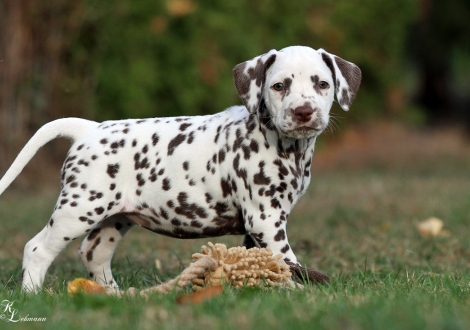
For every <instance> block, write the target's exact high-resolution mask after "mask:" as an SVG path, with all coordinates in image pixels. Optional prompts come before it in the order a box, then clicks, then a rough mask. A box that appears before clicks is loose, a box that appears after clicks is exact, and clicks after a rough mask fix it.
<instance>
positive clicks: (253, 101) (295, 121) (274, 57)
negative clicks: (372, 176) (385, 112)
mask: <svg viewBox="0 0 470 330" xmlns="http://www.w3.org/2000/svg"><path fill="white" fill-rule="evenodd" d="M233 76H234V80H235V86H236V88H237V91H238V94H239V95H240V97H241V99H242V101H243V103H244V104H245V106H246V108H247V109H248V111H249V112H252V113H253V112H256V111H258V110H259V107H260V105H266V108H267V110H268V112H269V117H270V121H269V125H272V126H273V127H274V128H275V129H276V130H277V131H278V132H279V134H281V135H282V136H284V137H287V138H296V139H304V138H310V137H314V136H317V135H319V134H320V133H321V132H322V131H323V130H324V129H325V128H326V127H327V126H328V122H329V113H330V109H331V105H332V104H333V100H334V97H335V95H336V98H337V100H338V102H339V104H340V106H341V107H342V108H343V109H344V110H349V107H350V105H351V103H352V101H353V99H354V97H355V95H356V92H357V90H358V89H359V85H360V82H361V70H360V69H359V68H358V67H357V66H356V65H354V64H353V63H350V62H347V61H345V60H343V59H341V58H339V57H337V56H334V55H331V54H329V53H327V52H325V51H324V50H323V49H319V50H314V49H312V48H309V47H302V46H293V47H287V48H284V49H282V50H280V51H276V50H271V51H269V52H268V53H266V54H263V55H261V56H257V57H255V58H254V59H252V60H250V61H246V62H243V63H241V64H238V65H237V66H235V68H234V70H233Z"/></svg>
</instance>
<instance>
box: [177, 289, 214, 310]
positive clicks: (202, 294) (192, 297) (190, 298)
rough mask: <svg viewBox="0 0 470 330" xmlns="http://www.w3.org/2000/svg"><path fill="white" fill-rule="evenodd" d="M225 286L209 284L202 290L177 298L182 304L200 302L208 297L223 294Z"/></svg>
mask: <svg viewBox="0 0 470 330" xmlns="http://www.w3.org/2000/svg"><path fill="white" fill-rule="evenodd" d="M222 291H223V287H222V286H221V285H216V286H208V287H206V288H204V289H202V290H199V291H197V292H194V293H188V294H184V295H182V296H179V297H178V298H176V302H177V303H178V304H180V305H183V304H193V305H194V304H199V303H201V302H203V301H206V300H208V299H211V298H214V297H217V296H219V295H221V294H222Z"/></svg>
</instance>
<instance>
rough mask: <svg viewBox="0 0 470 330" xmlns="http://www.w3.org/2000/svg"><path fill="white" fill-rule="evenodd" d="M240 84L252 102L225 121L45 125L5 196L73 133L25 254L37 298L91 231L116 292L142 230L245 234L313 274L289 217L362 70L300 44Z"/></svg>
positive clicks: (99, 263) (7, 179)
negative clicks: (118, 272) (121, 255)
mask: <svg viewBox="0 0 470 330" xmlns="http://www.w3.org/2000/svg"><path fill="white" fill-rule="evenodd" d="M233 76H234V80H235V86H236V88H237V90H238V93H239V95H240V97H241V99H242V101H243V103H244V106H234V107H231V108H228V109H227V110H225V111H223V112H220V113H218V114H215V115H208V116H196V117H174V118H151V119H135V120H134V119H132V120H131V119H129V120H118V121H106V122H103V123H101V124H100V123H96V122H93V121H89V120H84V119H78V118H65V119H58V120H56V121H53V122H51V123H48V124H46V125H44V126H43V127H42V128H41V129H39V131H38V132H37V133H36V134H35V135H34V136H33V137H32V138H31V140H30V141H29V142H28V143H27V144H26V146H25V147H24V149H23V150H22V151H21V152H20V154H19V155H18V157H17V159H16V160H15V161H14V163H13V165H12V166H11V167H10V169H9V170H8V171H7V173H6V174H5V175H4V177H3V178H2V179H1V181H0V194H1V193H2V192H3V191H4V190H5V189H6V188H7V187H8V186H9V185H10V183H11V182H12V181H13V180H14V179H15V178H16V176H17V175H18V174H19V173H20V172H21V170H22V169H23V167H24V166H25V165H26V164H27V163H28V162H29V161H30V159H31V158H32V157H33V156H34V154H35V153H36V152H37V150H38V149H39V148H40V147H42V146H43V145H44V144H46V143H47V142H49V141H51V140H52V139H55V138H58V137H65V138H69V139H71V140H72V141H73V145H72V147H71V149H70V151H69V153H68V155H67V158H66V160H65V163H64V165H63V168H62V180H61V186H62V190H61V193H60V196H59V199H58V201H57V204H56V206H55V209H54V212H53V214H52V216H51V218H50V219H49V221H48V222H47V225H46V226H45V227H44V229H43V230H42V231H41V232H39V233H38V234H37V235H36V236H35V237H34V238H33V239H31V240H30V241H29V242H28V243H27V244H26V246H25V251H24V260H23V290H25V291H34V292H37V291H38V290H39V289H40V288H41V286H42V284H43V281H44V277H45V274H46V272H47V269H48V267H49V265H50V264H51V262H52V261H53V260H54V259H55V257H56V256H57V255H58V254H59V252H60V251H62V250H63V249H64V248H65V247H66V246H67V244H68V243H69V242H70V241H71V240H74V239H76V238H78V237H80V236H83V235H85V234H88V236H87V237H86V239H85V240H84V241H83V243H82V245H81V247H80V249H79V254H80V257H81V259H82V261H83V263H84V265H85V267H86V269H87V271H88V274H89V276H90V277H91V278H92V279H94V280H96V281H98V283H100V284H102V285H105V286H107V287H108V288H117V283H116V281H115V280H114V278H113V275H112V273H111V267H110V264H111V259H112V256H113V253H114V250H115V249H116V246H117V245H118V244H119V242H120V240H121V239H122V237H123V236H124V235H125V234H126V232H127V231H128V230H129V229H130V228H131V227H133V226H134V225H136V224H137V225H139V226H142V227H144V228H147V229H149V230H152V231H154V232H156V233H160V234H163V235H167V236H172V237H175V238H202V237H214V236H221V235H245V239H244V242H243V243H244V245H245V246H247V247H249V248H250V247H254V246H259V247H269V248H271V250H272V251H273V253H274V254H279V253H280V254H282V255H283V258H284V260H285V261H286V262H288V263H289V265H291V269H292V270H293V271H294V272H297V273H298V272H300V271H301V270H302V269H301V268H300V266H299V265H298V262H297V258H296V257H295V255H294V253H293V251H292V249H291V248H290V245H289V243H288V240H287V234H286V223H287V219H288V216H289V213H290V212H291V210H292V208H293V207H294V205H295V204H296V203H297V201H298V200H299V198H300V197H301V196H302V195H303V194H304V193H305V191H306V189H307V187H308V184H309V182H310V165H311V161H312V156H313V150H314V144H315V140H316V137H317V136H318V135H319V134H320V133H321V132H322V131H323V130H325V128H326V127H327V126H328V122H329V112H330V108H331V106H332V104H333V100H334V96H335V94H336V97H337V99H338V102H339V104H340V105H341V107H342V108H343V109H344V110H348V109H349V106H350V105H351V102H352V101H353V99H354V97H355V95H356V92H357V90H358V88H359V84H360V80H361V71H360V70H359V68H358V67H357V66H356V65H354V64H352V63H350V62H347V61H345V60H343V59H341V58H339V57H337V56H334V55H331V54H329V53H327V52H325V51H324V50H322V49H319V50H314V49H312V48H308V47H301V46H294V47H288V48H285V49H282V50H280V51H276V50H271V51H270V52H268V53H266V54H264V55H261V56H258V57H255V58H254V59H252V60H250V61H247V62H244V63H241V64H239V65H237V66H235V68H234V70H233ZM308 275H309V276H311V277H312V279H316V280H318V281H320V282H321V281H327V280H328V277H327V276H326V275H323V274H321V273H319V272H315V271H310V272H309V273H308Z"/></svg>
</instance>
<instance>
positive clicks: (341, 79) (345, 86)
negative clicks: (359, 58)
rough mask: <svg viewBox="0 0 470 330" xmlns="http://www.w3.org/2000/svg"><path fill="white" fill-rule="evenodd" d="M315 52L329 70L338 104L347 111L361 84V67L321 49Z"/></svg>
mask: <svg viewBox="0 0 470 330" xmlns="http://www.w3.org/2000/svg"><path fill="white" fill-rule="evenodd" d="M317 52H318V53H319V54H320V55H321V57H322V59H323V61H324V62H325V64H326V65H327V66H328V68H329V69H330V71H331V74H332V76H333V81H334V84H335V93H336V99H337V100H338V103H339V105H340V106H341V108H343V110H345V111H348V110H349V107H350V106H351V103H352V101H353V100H354V97H355V96H356V93H357V90H358V89H359V85H360V84H361V77H362V73H361V69H359V67H358V66H357V65H355V64H354V63H351V62H348V61H345V60H343V59H342V58H340V57H338V56H335V55H333V54H330V53H327V52H326V51H325V50H323V49H319V50H318V51H317Z"/></svg>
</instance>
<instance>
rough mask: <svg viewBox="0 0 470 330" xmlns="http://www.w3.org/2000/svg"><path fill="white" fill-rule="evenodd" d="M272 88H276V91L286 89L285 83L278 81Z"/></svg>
mask: <svg viewBox="0 0 470 330" xmlns="http://www.w3.org/2000/svg"><path fill="white" fill-rule="evenodd" d="M272 88H273V89H274V90H275V91H278V92H280V91H282V90H284V84H281V83H276V84H274V85H273V86H272Z"/></svg>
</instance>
